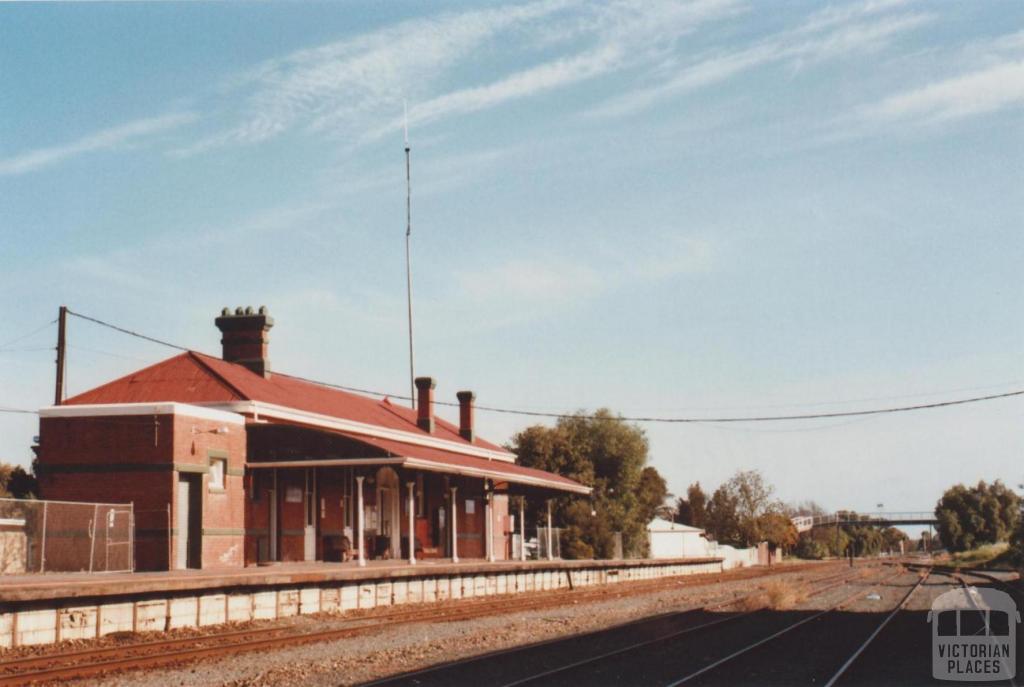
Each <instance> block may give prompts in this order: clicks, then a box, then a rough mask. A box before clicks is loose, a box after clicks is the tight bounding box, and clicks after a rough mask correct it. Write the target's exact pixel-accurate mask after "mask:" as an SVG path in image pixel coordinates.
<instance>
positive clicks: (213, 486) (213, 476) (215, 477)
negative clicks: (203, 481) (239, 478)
mask: <svg viewBox="0 0 1024 687" xmlns="http://www.w3.org/2000/svg"><path fill="white" fill-rule="evenodd" d="M227 464H228V462H227V461H226V460H224V459H223V458H211V459H210V490H211V491H214V490H219V491H223V490H224V473H225V472H226V471H227Z"/></svg>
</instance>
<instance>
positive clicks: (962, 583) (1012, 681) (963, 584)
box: [947, 573, 1017, 687]
mask: <svg viewBox="0 0 1024 687" xmlns="http://www.w3.org/2000/svg"><path fill="white" fill-rule="evenodd" d="M947 574H949V576H950V577H952V578H953V579H955V580H957V581H958V582H959V583H960V586H961V587H963V588H964V591H965V595H966V596H967V598H968V600H970V602H971V606H973V607H974V610H975V612H976V613H983V611H982V610H981V609H980V608H978V604H977V602H976V601H975V600H974V597H973V596H972V595H971V594H970V593H969V590H970V588H971V586H970V585H969V584H967V580H965V579H964V578H963V576H962V575H961V574H958V573H947ZM966 576H968V577H980V578H981V579H983V580H992V581H997V582H999V580H998V578H995V577H993V576H992V575H987V574H984V573H983V574H980V575H975V574H973V573H966ZM1002 584H1003V585H1004V586H1005V587H1006V588H1008V589H1012V587H1010V585H1008V584H1005V583H1002ZM984 622H985V625H986V627H988V621H987V620H986V621H984ZM1010 622H1013V621H1012V620H1011V621H1010ZM986 637H988V638H989V644H991V643H992V638H991V636H990V635H986ZM999 663H1000V664H1001V665H1002V667H1003V670H1004V672H1007V673H1008V672H1010V671H1009V670H1007V669H1006V668H1007V666H1006V663H1005V662H1004V661H1003V659H1002V657H999ZM1007 682H1008V683H1009V684H1010V687H1017V680H1016V679H1015V678H1014V676H1012V675H1011V676H1010V678H1009V679H1008V680H1007Z"/></svg>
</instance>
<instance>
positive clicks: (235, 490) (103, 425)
mask: <svg viewBox="0 0 1024 687" xmlns="http://www.w3.org/2000/svg"><path fill="white" fill-rule="evenodd" d="M39 424H40V429H39V439H40V443H39V462H40V467H41V476H40V492H41V494H40V495H41V497H42V498H44V499H55V500H62V501H98V502H106V503H129V502H130V503H133V504H134V508H135V513H136V516H135V527H136V552H135V564H136V569H138V570H160V569H164V570H166V569H167V567H168V551H169V550H170V551H173V550H174V549H173V547H174V544H175V541H174V537H173V536H172V538H171V541H170V542H168V540H167V525H168V518H167V508H168V505H169V504H170V505H171V523H172V525H173V523H174V522H175V520H174V516H175V513H174V503H175V496H176V491H177V483H178V473H177V472H175V471H173V470H172V466H173V465H195V466H196V467H198V468H206V466H207V465H208V464H209V454H208V451H209V450H211V449H212V450H216V451H223V452H226V453H227V458H228V468H229V470H230V471H234V472H238V471H241V470H242V469H243V467H244V464H245V442H246V437H245V429H244V427H242V426H240V425H235V424H232V425H227V427H228V432H227V433H226V434H224V433H219V432H214V431H213V430H219V429H220V428H221V427H224V426H225V425H224V423H222V422H217V421H212V420H204V419H198V418H193V417H189V416H185V415H158V416H152V415H110V416H102V417H77V418H43V419H41V420H40V423H39ZM140 466H142V467H141V469H140ZM150 466H155V467H156V469H153V468H152V467H150ZM47 468H50V470H48V469H47ZM61 468H63V470H61ZM119 468H121V469H119ZM146 468H148V469H146ZM208 479H209V477H208V475H202V493H203V522H202V525H203V529H204V530H205V529H210V530H212V532H211V533H210V534H208V535H206V534H204V536H203V555H202V565H203V567H219V566H228V565H231V566H237V565H241V564H242V561H243V557H242V544H243V535H242V531H243V528H244V513H243V509H244V501H243V497H244V494H243V478H242V477H241V475H230V474H228V475H226V476H225V486H226V490H225V491H224V493H210V491H209V487H208ZM226 531H230V532H232V533H230V534H224V533H225V532H226Z"/></svg>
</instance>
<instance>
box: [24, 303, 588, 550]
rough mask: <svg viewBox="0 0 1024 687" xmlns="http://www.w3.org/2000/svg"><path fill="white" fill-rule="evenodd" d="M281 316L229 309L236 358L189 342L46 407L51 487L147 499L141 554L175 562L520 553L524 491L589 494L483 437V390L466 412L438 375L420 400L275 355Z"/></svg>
mask: <svg viewBox="0 0 1024 687" xmlns="http://www.w3.org/2000/svg"><path fill="white" fill-rule="evenodd" d="M273 324H274V321H273V319H272V318H271V317H270V316H269V315H268V314H267V312H266V309H265V308H260V309H259V311H253V309H251V308H247V309H244V310H243V309H241V308H239V309H236V310H235V311H233V312H232V311H229V310H228V309H226V308H225V309H224V311H223V312H222V314H221V316H220V317H218V318H216V325H217V327H218V328H219V329H220V331H221V333H222V340H221V343H222V345H223V355H222V357H221V358H215V357H211V356H208V355H203V354H200V353H196V352H192V351H187V352H184V353H182V354H180V355H177V356H174V357H172V358H169V359H167V360H164V361H163V362H160V363H157V364H155V365H152V366H150V367H146V368H144V369H141V370H138V371H136V372H133V373H132V374H129V375H127V376H125V377H122V378H120V379H116V380H114V381H112V382H109V383H107V384H104V385H102V386H99V387H97V388H95V389H92V390H90V391H86V392H84V393H82V394H79V395H77V396H75V397H73V398H70V399H67V400H66V401H64V402H63V403H62V404H61V405H58V406H52V407H48V408H43V409H42V410H41V411H40V430H39V447H38V458H39V473H40V474H39V478H40V491H41V492H42V493H41V496H42V497H43V498H45V499H54V500H64V501H92V502H104V503H128V502H131V503H132V504H133V505H134V511H135V567H136V569H138V570H168V569H184V568H221V567H242V566H248V565H255V564H259V563H272V562H274V561H334V562H343V561H347V560H351V561H352V563H353V565H361V564H365V562H366V561H367V560H372V559H384V558H391V559H405V560H408V561H409V562H410V563H415V562H416V561H417V560H422V559H426V558H445V559H450V560H452V561H455V562H457V561H459V560H460V559H484V560H492V561H493V560H505V559H509V558H513V557H520V556H522V555H524V554H525V552H524V550H523V549H524V547H523V546H522V545H521V544H520V545H519V546H516V547H513V540H514V539H517V540H518V541H520V542H522V541H523V539H522V534H523V533H524V531H525V528H524V522H523V510H522V506H521V505H520V506H519V507H513V508H511V509H510V497H511V496H522V497H525V499H527V500H529V501H530V502H531V503H535V502H536V501H537V500H540V501H543V500H545V499H551V498H553V497H555V496H561V495H565V494H567V493H568V494H579V495H586V494H589V492H590V489H589V488H588V487H586V486H584V485H582V484H579V483H578V482H575V481H573V480H571V479H568V478H566V477H562V476H560V475H557V474H553V473H550V472H545V471H542V470H536V469H532V468H527V467H523V466H520V465H517V464H516V457H515V455H514V454H512V453H509V452H508V451H506V450H505V449H503V448H502V447H500V446H498V445H496V444H494V443H491V442H489V441H486V440H485V439H483V438H481V437H480V436H478V435H477V433H476V431H475V428H474V400H475V399H474V395H473V393H472V392H470V391H460V392H458V394H457V399H458V414H459V422H458V424H457V425H456V424H454V423H450V422H447V421H445V420H443V419H441V418H439V417H437V416H436V415H435V413H434V406H435V399H434V392H435V382H434V380H433V379H431V378H429V377H420V378H418V379H416V388H417V399H416V401H417V402H416V408H415V410H414V409H411V408H408V407H404V406H402V405H399V404H397V403H393V402H391V401H389V400H388V399H387V398H384V399H383V400H376V399H373V398H370V397H367V396H363V395H359V394H355V393H350V392H348V391H344V390H342V389H338V388H333V387H330V386H326V385H323V384H318V383H314V382H311V381H308V380H304V379H301V378H298V377H294V376H290V375H286V374H282V373H278V372H274V371H272V370H271V367H270V361H269V357H268V344H269V331H270V329H271V327H272V326H273ZM515 503H519V504H521V503H522V500H521V499H516V500H515ZM510 510H511V511H512V512H510ZM549 512H550V509H549ZM548 524H550V523H548ZM513 535H517V536H516V537H513ZM549 551H550V548H549Z"/></svg>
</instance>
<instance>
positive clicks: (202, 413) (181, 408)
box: [39, 403, 245, 425]
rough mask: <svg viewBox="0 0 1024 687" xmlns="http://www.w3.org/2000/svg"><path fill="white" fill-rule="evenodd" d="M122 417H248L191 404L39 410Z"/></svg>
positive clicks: (239, 421) (233, 420)
mask: <svg viewBox="0 0 1024 687" xmlns="http://www.w3.org/2000/svg"><path fill="white" fill-rule="evenodd" d="M121 415H183V416H185V417H194V418H197V419H200V420H212V421H214V422H224V423H228V424H232V425H244V424H245V418H244V417H242V416H241V415H239V414H238V413H232V412H227V411H224V410H219V409H215V408H211V407H207V406H199V405H192V404H190V403H85V404H81V405H78V404H73V405H66V406H47V407H46V408H40V409H39V417H113V416H121Z"/></svg>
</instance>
